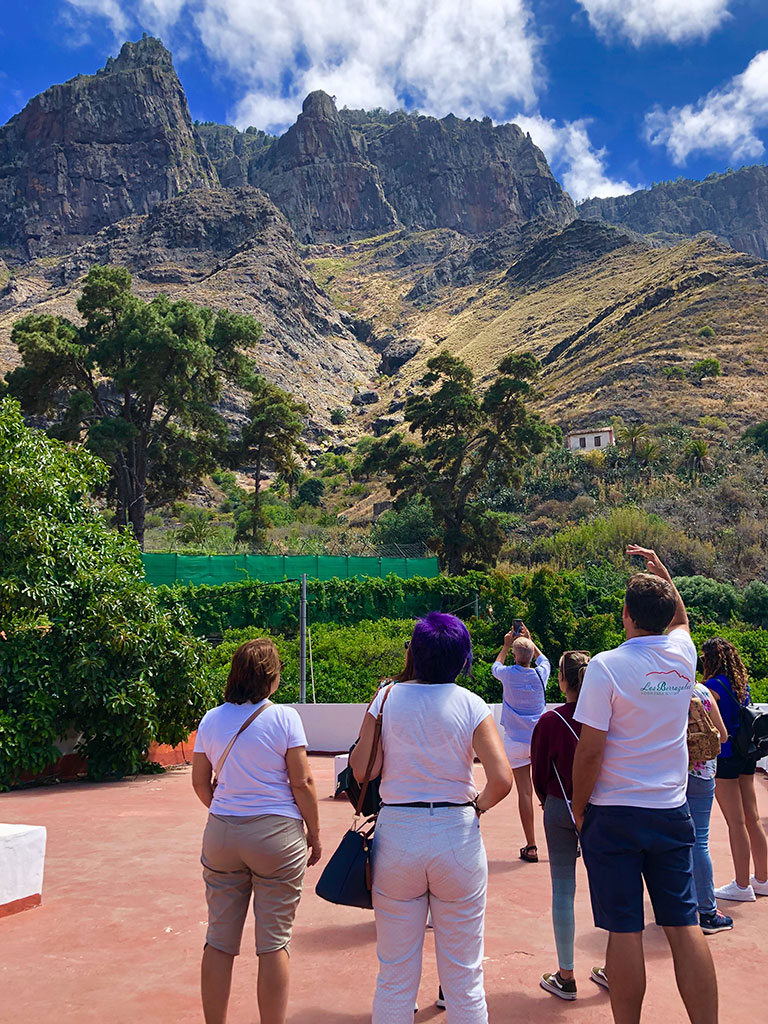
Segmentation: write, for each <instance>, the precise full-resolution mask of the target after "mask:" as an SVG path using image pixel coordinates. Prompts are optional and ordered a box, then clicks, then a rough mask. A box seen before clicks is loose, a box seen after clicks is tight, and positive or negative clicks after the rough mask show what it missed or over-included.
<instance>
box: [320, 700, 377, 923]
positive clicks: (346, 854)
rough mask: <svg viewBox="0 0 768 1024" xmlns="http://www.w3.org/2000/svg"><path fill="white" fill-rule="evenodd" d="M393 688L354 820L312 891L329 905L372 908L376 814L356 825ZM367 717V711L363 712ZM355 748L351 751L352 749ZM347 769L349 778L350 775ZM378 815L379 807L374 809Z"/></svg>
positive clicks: (375, 736)
mask: <svg viewBox="0 0 768 1024" xmlns="http://www.w3.org/2000/svg"><path fill="white" fill-rule="evenodd" d="M391 689H392V687H391V686H390V688H389V689H388V690H387V692H386V693H385V694H384V699H383V700H382V702H381V707H380V708H379V713H378V715H377V716H376V725H375V727H374V733H373V743H372V744H371V755H370V757H369V758H368V767H367V768H366V769H365V775H364V776H363V781H362V783H360V794H359V796H358V798H357V803H356V805H355V820H354V821H353V823H352V828H351V829H349V831H348V832H346V834H345V835H344V836H343V838H342V840H341V842H340V843H339V845H338V847H337V848H336V850H335V851H334V853H333V854H332V855H331V859H330V860H329V861H328V863H327V864H326V865H325V868H324V870H323V873H322V874H321V875H320V878H319V880H318V882H317V885H316V886H315V892H316V893H317V895H318V896H319V897H320V898H321V899H323V900H327V901H328V903H338V904H340V905H341V906H344V907H362V908H363V909H364V910H371V909H372V908H373V901H372V899H371V847H372V845H373V831H374V829H375V827H376V814H375V813H374V814H373V815H372V816H366V819H365V820H364V821H363V822H362V823H361V824H359V825H358V818H359V817H360V815H361V814H362V813H363V812H362V808H363V806H364V805H365V798H366V795H367V793H368V790H369V788H370V782H371V772H372V771H373V764H374V761H375V760H376V755H377V753H378V749H379V744H380V743H381V726H382V721H383V718H382V716H383V714H384V705H385V704H386V703H387V697H389V693H390V690H391ZM366 714H367V712H366ZM353 749H354V748H353ZM351 774H352V773H351V769H350V775H351ZM376 813H378V807H377V809H376Z"/></svg>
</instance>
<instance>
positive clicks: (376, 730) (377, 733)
mask: <svg viewBox="0 0 768 1024" xmlns="http://www.w3.org/2000/svg"><path fill="white" fill-rule="evenodd" d="M394 685H395V684H394V683H392V684H391V685H390V686H388V687H387V691H386V693H385V694H384V698H383V700H382V702H381V704H380V705H379V713H378V715H377V716H376V724H375V725H374V727H373V743H372V744H371V756H370V757H369V758H368V767H367V768H366V769H365V775H364V776H363V781H362V783H361V785H360V796H359V797H358V798H357V806H356V807H355V817H357V816H358V815H359V814H360V812H361V811H362V809H363V802H364V801H365V794H366V792H367V790H368V783H369V782H370V781H371V772H372V771H373V763H374V761H375V760H376V755H377V753H378V749H379V743H381V727H382V723H383V720H384V719H383V716H384V705H385V704H386V703H387V697H389V695H390V693H391V692H392V686H394ZM375 699H376V698H375V697H374V700H375ZM372 703H373V701H371V704H372ZM370 706H371V705H370V704H369V705H368V707H370ZM365 713H366V715H367V714H368V712H367V711H366V712H365Z"/></svg>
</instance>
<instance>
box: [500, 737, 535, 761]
mask: <svg viewBox="0 0 768 1024" xmlns="http://www.w3.org/2000/svg"><path fill="white" fill-rule="evenodd" d="M504 753H505V754H506V755H507V760H508V761H509V767H510V768H524V767H525V766H526V765H527V764H530V763H531V744H530V743H521V742H519V741H518V740H510V739H507V737H506V736H505V737H504Z"/></svg>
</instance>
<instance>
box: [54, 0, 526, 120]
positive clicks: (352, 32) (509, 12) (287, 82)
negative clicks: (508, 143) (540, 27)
mask: <svg viewBox="0 0 768 1024" xmlns="http://www.w3.org/2000/svg"><path fill="white" fill-rule="evenodd" d="M67 3H69V4H71V5H74V6H75V7H77V8H78V9H79V10H81V11H82V12H83V13H87V14H91V15H95V14H101V15H102V16H103V17H105V18H107V20H109V21H110V23H111V25H112V27H113V29H114V30H115V31H117V27H118V25H119V24H123V25H125V24H129V23H135V24H137V25H139V26H141V27H144V26H146V27H148V28H150V29H154V30H163V31H165V33H166V35H168V36H170V37H171V38H169V40H168V41H170V42H172V36H173V33H174V31H178V32H179V33H184V34H187V33H188V30H189V27H190V26H191V25H193V26H194V28H195V29H196V31H197V34H198V36H199V38H200V41H201V43H202V45H203V46H204V47H205V49H206V50H207V52H208V54H209V56H210V57H211V58H212V59H213V61H214V62H215V63H216V64H217V65H218V66H219V67H220V68H223V69H224V70H225V71H226V72H228V74H229V75H231V76H232V77H233V78H234V79H235V80H236V81H237V82H239V83H240V84H241V86H242V88H243V95H242V97H241V99H240V100H239V102H237V103H236V105H235V106H234V109H233V111H232V114H233V118H234V120H235V121H236V123H237V124H238V125H239V126H240V127H245V126H247V125H248V124H250V123H255V125H256V127H259V128H266V127H269V128H273V129H275V128H280V127H285V126H286V125H287V124H289V123H290V122H291V121H292V120H293V118H294V117H295V115H296V113H298V111H299V110H300V109H301V101H302V100H303V98H304V96H305V95H306V94H307V93H308V92H310V91H311V90H312V89H316V88H323V89H325V90H326V91H327V92H330V93H332V94H335V95H336V97H337V101H338V103H339V105H344V104H346V105H347V106H351V107H357V106H364V107H374V106H385V107H389V108H396V107H398V106H413V105H415V106H417V107H419V109H421V110H423V111H424V112H425V113H433V114H439V115H443V114H446V113H448V112H449V111H451V112H453V113H455V114H456V115H457V116H459V117H467V116H477V115H479V116H482V115H484V114H488V115H490V116H496V117H502V116H503V115H504V112H505V111H506V110H507V109H509V106H510V105H515V106H517V105H519V106H520V107H522V108H523V109H525V110H530V109H532V108H533V107H534V106H535V103H536V98H537V91H538V86H539V83H540V80H541V78H542V75H541V69H540V65H539V60H538V41H537V38H536V35H535V32H534V29H533V22H532V17H531V14H530V11H529V9H528V6H527V0H311V2H308V0H281V2H280V3H275V2H274V0H133V2H130V0H122V7H121V6H120V3H119V0H67ZM121 18H122V19H123V21H122V22H121V21H120V19H121ZM122 31H124V29H122ZM267 118H268V119H269V120H265V119H267Z"/></svg>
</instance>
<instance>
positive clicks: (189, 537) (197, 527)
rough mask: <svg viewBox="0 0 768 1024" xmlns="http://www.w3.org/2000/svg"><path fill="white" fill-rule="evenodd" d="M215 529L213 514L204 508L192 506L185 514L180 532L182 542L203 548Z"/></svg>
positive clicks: (179, 536)
mask: <svg viewBox="0 0 768 1024" xmlns="http://www.w3.org/2000/svg"><path fill="white" fill-rule="evenodd" d="M214 529H215V523H214V522H213V516H212V514H211V513H210V512H208V511H207V510H206V509H204V508H191V509H189V510H188V511H187V512H185V514H184V525H183V526H182V527H181V529H180V530H179V532H178V538H179V540H180V541H181V542H182V544H194V545H195V547H200V548H203V547H205V545H206V543H207V542H208V540H209V539H210V537H211V535H212V533H213V531H214Z"/></svg>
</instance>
